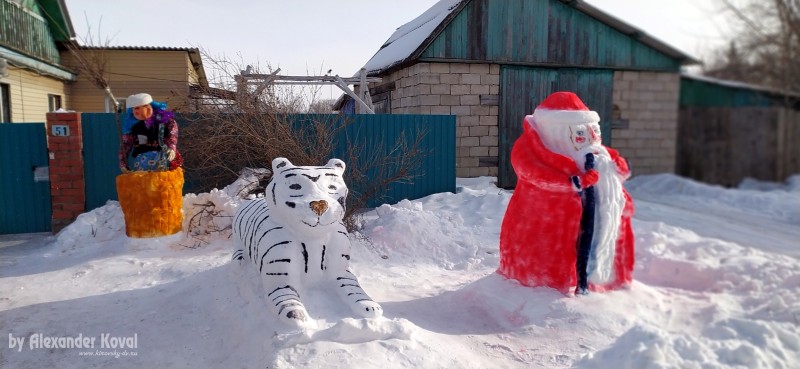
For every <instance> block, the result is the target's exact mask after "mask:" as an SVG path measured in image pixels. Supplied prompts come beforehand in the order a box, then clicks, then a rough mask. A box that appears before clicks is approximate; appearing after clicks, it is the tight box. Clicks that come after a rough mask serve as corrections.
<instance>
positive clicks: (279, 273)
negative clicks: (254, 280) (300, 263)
mask: <svg viewBox="0 0 800 369" xmlns="http://www.w3.org/2000/svg"><path fill="white" fill-rule="evenodd" d="M264 275H289V273H264Z"/></svg>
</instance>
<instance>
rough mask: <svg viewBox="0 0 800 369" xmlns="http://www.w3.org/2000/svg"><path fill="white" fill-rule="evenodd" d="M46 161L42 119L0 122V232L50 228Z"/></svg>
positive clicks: (46, 230)
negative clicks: (39, 121)
mask: <svg viewBox="0 0 800 369" xmlns="http://www.w3.org/2000/svg"><path fill="white" fill-rule="evenodd" d="M48 164H49V161H48V158H47V136H46V134H45V126H44V123H14V124H0V234H15V233H31V232H48V231H50V224H51V217H52V210H51V207H50V180H49V177H48V176H47V172H46V167H47V165H48ZM37 168H40V169H39V170H38V171H37Z"/></svg>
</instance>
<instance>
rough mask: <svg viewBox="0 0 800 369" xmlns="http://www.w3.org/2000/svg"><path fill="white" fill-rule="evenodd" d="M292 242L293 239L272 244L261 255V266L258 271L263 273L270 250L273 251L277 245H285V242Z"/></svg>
mask: <svg viewBox="0 0 800 369" xmlns="http://www.w3.org/2000/svg"><path fill="white" fill-rule="evenodd" d="M290 242H292V241H283V242H278V243H276V244H274V245H272V246H270V247H269V248H268V249H267V251H266V252H264V255H261V266H259V267H258V272H259V273H261V271H262V269H263V268H264V258H265V257H267V254H269V252H270V251H272V249H273V248H275V247H277V246H280V245H285V244H287V243H290Z"/></svg>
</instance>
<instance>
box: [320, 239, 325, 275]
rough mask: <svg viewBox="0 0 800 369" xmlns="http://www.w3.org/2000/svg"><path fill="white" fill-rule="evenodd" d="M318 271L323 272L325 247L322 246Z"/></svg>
mask: <svg viewBox="0 0 800 369" xmlns="http://www.w3.org/2000/svg"><path fill="white" fill-rule="evenodd" d="M319 270H325V245H322V261H321V262H320V263H319Z"/></svg>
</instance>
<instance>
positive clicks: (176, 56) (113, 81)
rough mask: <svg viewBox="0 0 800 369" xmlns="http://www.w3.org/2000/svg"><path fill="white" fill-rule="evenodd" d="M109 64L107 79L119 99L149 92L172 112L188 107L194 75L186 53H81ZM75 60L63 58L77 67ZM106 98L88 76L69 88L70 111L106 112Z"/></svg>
mask: <svg viewBox="0 0 800 369" xmlns="http://www.w3.org/2000/svg"><path fill="white" fill-rule="evenodd" d="M81 52H83V53H84V54H85V55H90V54H94V55H96V57H98V58H100V59H101V60H106V61H107V64H106V71H107V73H106V75H107V77H108V80H109V85H110V87H111V91H112V92H113V93H114V95H115V97H116V98H118V99H125V98H126V97H128V96H129V95H132V94H135V93H140V92H146V93H149V94H150V95H152V96H153V99H155V100H156V101H166V102H167V103H168V105H169V108H170V109H172V110H175V111H181V110H184V109H186V108H187V107H188V96H189V83H190V82H192V83H194V82H193V80H192V79H191V78H190V73H194V72H193V69H192V67H191V62H190V61H189V56H188V54H187V52H186V51H165V50H157V51H150V50H109V49H106V50H82V51H81ZM74 63H75V62H74V57H73V56H72V55H69V54H66V53H65V54H64V64H65V65H68V66H69V65H74ZM105 101H106V99H105V94H104V93H103V91H102V90H100V89H98V88H97V87H95V86H94V85H93V84H92V83H91V82H89V80H88V79H87V78H86V76H84V75H81V74H80V73H79V74H78V80H77V81H76V82H75V83H72V84H71V85H70V105H69V106H68V108H69V109H71V110H75V111H80V112H105Z"/></svg>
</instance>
